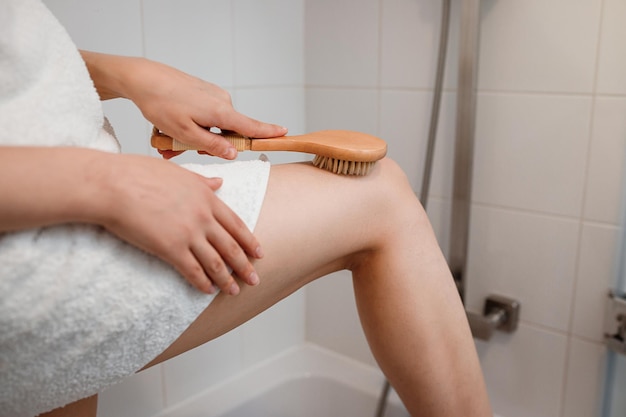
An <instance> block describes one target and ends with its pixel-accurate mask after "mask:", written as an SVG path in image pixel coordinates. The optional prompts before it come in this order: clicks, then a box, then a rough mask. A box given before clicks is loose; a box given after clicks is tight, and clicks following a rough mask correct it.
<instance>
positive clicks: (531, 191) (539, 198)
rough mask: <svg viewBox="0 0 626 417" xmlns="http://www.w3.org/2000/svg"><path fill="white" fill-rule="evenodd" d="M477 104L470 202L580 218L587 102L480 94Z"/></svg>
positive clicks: (587, 130)
mask: <svg viewBox="0 0 626 417" xmlns="http://www.w3.org/2000/svg"><path fill="white" fill-rule="evenodd" d="M477 105H478V111H477V116H476V144H475V150H474V155H475V156H474V178H473V188H474V189H473V199H474V200H475V201H477V202H481V203H487V204H494V205H500V206H506V207H515V208H519V209H526V210H533V211H541V212H546V213H553V214H560V215H564V216H580V215H581V213H582V202H583V188H584V181H585V167H586V162H587V147H588V143H589V129H590V128H589V126H590V120H591V99H589V98H580V97H568V96H534V95H500V94H480V95H479V97H478V104H477Z"/></svg>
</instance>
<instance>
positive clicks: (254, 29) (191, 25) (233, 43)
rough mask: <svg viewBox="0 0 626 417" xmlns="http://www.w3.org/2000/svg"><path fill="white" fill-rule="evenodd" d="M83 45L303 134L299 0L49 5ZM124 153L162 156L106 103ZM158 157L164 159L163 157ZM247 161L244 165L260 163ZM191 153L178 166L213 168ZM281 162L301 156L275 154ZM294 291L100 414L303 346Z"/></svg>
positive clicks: (168, 395) (177, 396)
mask: <svg viewBox="0 0 626 417" xmlns="http://www.w3.org/2000/svg"><path fill="white" fill-rule="evenodd" d="M45 3H46V4H47V5H48V7H49V8H50V9H51V10H52V11H53V13H55V15H56V16H57V17H58V18H59V20H61V22H62V23H63V24H64V25H65V26H66V28H67V29H68V31H69V33H70V35H71V36H72V37H73V39H74V41H75V42H76V43H77V45H78V46H79V47H80V48H83V49H90V50H95V51H100V52H106V53H114V54H121V55H133V56H146V57H148V58H152V59H156V60H159V61H162V62H165V63H167V64H170V65H173V66H175V67H178V68H180V69H182V70H184V71H187V72H189V73H191V74H193V75H195V76H198V77H201V78H204V79H206V80H209V81H211V82H214V83H216V84H218V85H220V86H223V87H225V88H226V89H227V90H228V91H229V92H230V93H231V95H232V98H233V101H234V103H235V106H236V107H237V109H239V110H241V111H242V112H244V113H246V114H248V115H250V116H252V117H255V118H258V119H261V120H266V121H271V122H274V123H278V124H281V125H284V126H287V127H289V128H290V131H291V132H292V133H296V134H297V133H303V130H304V105H305V101H304V88H303V85H304V79H303V74H304V71H303V69H304V55H303V42H304V41H303V35H304V30H303V24H304V17H303V12H304V3H303V1H295V0H263V1H262V2H259V1H256V0H232V1H231V0H143V1H141V0H108V1H106V2H103V1H100V0H73V1H72V0H45ZM104 108H105V113H106V114H107V116H108V117H109V118H110V119H111V122H112V123H113V125H114V126H115V129H116V133H117V136H118V138H119V140H120V142H121V144H122V148H123V150H124V151H125V152H132V153H140V154H155V153H154V151H152V150H151V149H150V147H149V130H150V126H149V125H148V124H147V123H146V122H145V121H144V120H143V118H142V117H141V114H140V112H139V111H137V110H136V109H135V107H134V106H133V105H132V104H131V103H130V102H128V101H125V100H113V101H111V102H106V103H105V104H104ZM155 155H156V154H155ZM257 157H258V155H256V154H247V153H246V154H244V155H241V158H243V159H245V158H257ZM207 158H208V157H206V156H202V157H200V156H198V155H194V154H193V153H188V154H186V155H183V156H181V157H179V158H177V159H178V161H179V162H200V161H203V162H206V161H207ZM271 159H272V161H273V162H280V161H287V160H301V159H302V157H301V156H293V155H292V156H289V155H284V154H281V155H276V154H273V155H272V156H271ZM303 323H304V295H303V294H302V293H298V294H295V295H294V296H292V297H291V298H289V299H287V300H285V301H283V302H282V303H280V304H278V305H277V306H275V307H274V308H272V309H270V310H268V311H267V312H265V313H263V314H262V315H261V316H259V317H257V318H255V319H253V320H252V321H251V322H249V323H247V324H246V325H244V326H242V327H241V328H238V329H236V330H234V331H232V332H230V333H228V334H227V335H225V336H223V337H222V338H220V339H218V340H216V341H214V342H212V343H209V344H207V345H205V346H202V347H200V348H198V349H195V350H194V351H192V352H189V353H187V354H185V355H182V356H180V357H178V358H175V359H174V360H172V361H169V362H168V363H167V364H164V365H158V366H156V367H154V368H151V369H149V370H148V371H145V372H142V373H140V374H138V375H136V376H134V377H132V378H130V379H129V380H127V381H125V382H123V383H121V384H119V385H117V386H114V387H113V388H111V389H109V390H108V391H105V392H104V393H103V394H101V395H100V401H99V414H98V416H99V417H108V416H111V417H113V416H115V417H130V416H132V417H148V416H154V415H156V414H157V413H158V412H159V411H161V410H163V409H164V408H165V407H167V406H170V405H172V404H176V403H178V402H180V401H182V400H184V399H186V398H188V397H191V396H193V395H195V394H197V393H199V392H201V391H203V390H205V389H207V388H208V387H210V386H212V385H213V384H217V383H219V382H221V381H224V380H225V379H227V378H228V377H230V376H232V375H234V374H236V373H238V372H240V371H242V370H244V369H247V368H249V367H250V366H253V365H254V364H258V363H260V362H262V361H263V360H265V359H267V358H268V357H271V356H273V355H275V354H277V353H278V352H281V351H283V350H285V349H287V348H289V347H292V346H294V345H297V344H301V343H302V342H303V341H304V327H303Z"/></svg>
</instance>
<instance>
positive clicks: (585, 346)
mask: <svg viewBox="0 0 626 417" xmlns="http://www.w3.org/2000/svg"><path fill="white" fill-rule="evenodd" d="M606 356H607V352H606V349H605V348H604V346H603V345H602V344H599V343H589V342H586V341H583V340H580V339H576V338H572V339H570V341H569V354H568V361H567V379H566V383H565V395H564V399H563V401H564V402H563V416H567V417H588V416H600V415H601V414H600V411H601V408H602V401H601V399H602V389H603V388H604V379H605V375H604V373H605V367H606V359H607V358H606Z"/></svg>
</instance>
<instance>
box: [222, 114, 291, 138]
mask: <svg viewBox="0 0 626 417" xmlns="http://www.w3.org/2000/svg"><path fill="white" fill-rule="evenodd" d="M220 127H221V128H223V129H227V130H233V131H235V132H238V133H240V134H242V135H244V136H247V137H249V138H273V137H278V136H284V135H286V134H287V128H286V127H283V126H279V125H275V124H271V123H265V122H261V121H259V120H256V119H252V118H250V117H248V116H246V115H244V114H241V113H239V112H237V111H235V110H233V111H232V112H231V113H229V115H228V116H227V117H226V118H225V120H224V126H220Z"/></svg>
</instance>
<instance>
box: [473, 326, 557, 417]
mask: <svg viewBox="0 0 626 417" xmlns="http://www.w3.org/2000/svg"><path fill="white" fill-rule="evenodd" d="M476 344H477V346H476V348H477V350H478V356H479V358H480V361H481V365H482V367H483V371H484V374H485V380H486V382H487V387H488V392H489V396H490V398H491V401H492V406H493V409H494V412H495V413H496V414H498V415H501V416H506V417H545V416H558V415H559V409H560V406H561V395H562V394H561V390H562V383H563V381H562V380H563V374H564V372H565V368H566V355H565V353H566V350H567V337H566V336H564V335H562V334H558V333H553V332H549V331H545V330H542V329H539V328H536V327H531V326H527V325H524V324H522V325H521V326H520V327H519V328H518V330H517V332H516V333H515V334H513V335H508V334H502V333H500V334H496V335H495V336H494V338H493V339H492V340H491V341H489V343H486V342H480V341H478V342H476Z"/></svg>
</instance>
